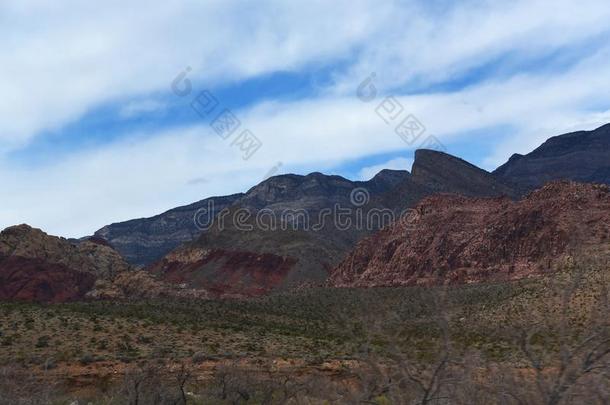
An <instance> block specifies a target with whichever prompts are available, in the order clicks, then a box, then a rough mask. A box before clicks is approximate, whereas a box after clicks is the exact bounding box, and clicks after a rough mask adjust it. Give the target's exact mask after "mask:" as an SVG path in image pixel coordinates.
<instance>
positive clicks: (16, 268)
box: [0, 256, 95, 303]
mask: <svg viewBox="0 0 610 405" xmlns="http://www.w3.org/2000/svg"><path fill="white" fill-rule="evenodd" d="M94 282H95V276H94V275H93V274H90V273H85V272H82V271H77V270H73V269H70V268H68V267H66V266H64V265H61V264H54V263H48V262H45V261H43V260H40V259H29V258H25V257H19V256H9V257H0V300H4V301H6V300H17V301H34V302H53V303H57V302H65V301H75V300H78V299H81V298H83V297H84V296H85V294H86V293H87V292H88V291H89V290H90V289H91V288H92V287H93V284H94Z"/></svg>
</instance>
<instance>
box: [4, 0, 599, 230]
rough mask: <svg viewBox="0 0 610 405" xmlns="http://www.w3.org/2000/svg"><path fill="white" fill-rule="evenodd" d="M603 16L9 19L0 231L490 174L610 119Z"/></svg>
mask: <svg viewBox="0 0 610 405" xmlns="http://www.w3.org/2000/svg"><path fill="white" fill-rule="evenodd" d="M609 20H610V4H608V2H607V0H581V1H578V2H576V1H567V0H553V1H551V0H544V1H542V0H523V1H522V0H506V1H484V0H462V1H459V2H453V1H447V0H412V1H411V0H401V1H399V0H396V1H393V0H387V1H382V2H380V1H374V0H370V1H365V0H335V1H332V2H329V1H321V0H320V1H317V0H308V1H300V0H294V1H285V0H258V1H247V0H243V1H230V0H204V1H195V0H176V1H171V2H162V1H152V2H151V1H144V0H133V1H130V2H125V1H118V0H107V1H104V2H83V1H79V0H57V1H52V2H51V1H47V0H2V2H0V49H2V50H3V52H2V53H0V91H1V94H2V97H1V98H0V184H2V187H1V189H2V192H1V193H2V194H0V229H2V228H4V227H7V226H10V225H15V224H20V223H27V224H30V225H32V226H35V227H38V228H42V229H44V230H45V231H46V232H48V233H50V234H54V235H61V236H65V237H82V236H85V235H90V234H92V233H93V232H95V231H96V230H97V229H99V228H101V227H102V226H104V225H107V224H110V223H114V222H119V221H124V220H128V219H133V218H141V217H147V216H152V215H155V214H159V213H161V212H164V211H166V210H168V209H170V208H173V207H176V206H180V205H184V204H188V203H192V202H195V201H198V200H201V199H203V198H206V197H209V196H214V195H225V194H231V193H236V192H242V191H245V190H247V189H249V188H250V187H252V186H254V185H255V184H257V183H259V182H261V181H262V180H263V179H265V178H266V177H268V176H270V175H274V174H282V173H299V174H307V173H310V172H313V171H321V172H324V173H327V174H338V175H342V176H344V177H347V178H349V179H353V180H367V179H370V178H371V177H372V176H374V174H375V173H377V172H378V171H380V170H382V169H384V168H390V169H404V170H410V167H411V165H412V163H413V151H414V150H415V149H417V148H421V147H434V148H437V149H440V150H444V151H446V152H448V153H451V154H454V155H457V156H460V157H462V158H464V159H466V160H468V161H470V162H472V163H474V164H476V165H478V166H480V167H482V168H484V169H486V170H493V169H495V168H496V167H498V166H499V165H501V164H502V163H504V162H505V161H506V160H507V159H508V158H509V157H510V156H511V155H512V154H513V153H527V152H529V151H531V150H533V149H534V148H536V147H537V146H538V145H539V144H541V143H542V142H544V140H546V139H547V138H549V137H551V136H554V135H559V134H562V133H566V132H570V131H575V130H582V129H584V130H590V129H594V128H597V127H599V126H601V125H603V124H605V123H607V122H610V69H609V67H610V40H609V39H610V28H608V27H609V26H608V24H607V21H609Z"/></svg>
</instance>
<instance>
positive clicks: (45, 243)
mask: <svg viewBox="0 0 610 405" xmlns="http://www.w3.org/2000/svg"><path fill="white" fill-rule="evenodd" d="M129 268H130V266H129V265H128V264H127V263H126V262H125V261H124V260H123V259H122V258H121V256H120V255H119V254H118V253H117V252H116V251H114V250H113V249H112V248H111V247H109V246H106V245H104V244H100V243H96V241H87V242H84V243H80V244H73V243H70V242H69V241H67V240H66V239H63V238H58V237H54V236H49V235H47V234H45V233H44V232H42V231H41V230H39V229H34V228H31V227H29V226H27V225H19V226H14V227H11V228H7V229H5V230H4V231H2V233H0V299H1V300H13V299H15V300H26V301H44V302H64V301H71V300H77V299H81V298H83V297H84V296H85V294H86V293H87V292H88V291H89V290H90V289H91V288H92V287H93V285H94V283H95V280H96V279H111V278H113V277H115V276H116V275H117V274H119V273H121V272H125V271H128V270H129Z"/></svg>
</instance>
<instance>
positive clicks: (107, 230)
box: [94, 194, 243, 266]
mask: <svg viewBox="0 0 610 405" xmlns="http://www.w3.org/2000/svg"><path fill="white" fill-rule="evenodd" d="M242 195H243V194H235V195H230V196H226V197H212V198H207V199H205V200H202V201H198V202H196V203H193V204H190V205H186V206H183V207H178V208H174V209H172V210H169V211H167V212H165V213H163V214H160V215H157V216H154V217H152V218H142V219H133V220H130V221H126V222H120V223H116V224H112V225H107V226H105V227H103V228H102V229H100V230H98V231H97V232H95V234H94V237H96V238H101V239H104V240H106V241H107V242H108V243H109V244H110V245H111V246H112V247H114V248H115V249H116V250H117V251H118V252H119V253H120V254H121V255H122V256H123V257H124V258H125V260H127V261H128V262H129V263H131V264H132V265H134V266H145V265H147V264H150V263H152V262H154V261H156V260H158V259H160V258H162V257H163V256H164V255H165V254H166V253H167V252H169V251H171V250H172V249H174V248H176V247H177V246H179V245H180V244H182V243H184V242H188V241H191V240H193V239H195V238H196V237H197V236H198V235H199V233H200V232H201V231H200V230H199V228H198V227H197V226H196V224H195V221H194V220H193V218H194V217H195V214H196V213H197V212H198V211H199V210H201V209H203V208H206V207H208V206H213V207H214V208H215V209H216V210H218V212H220V211H221V210H222V209H223V208H225V207H228V206H230V205H231V204H233V203H234V202H235V201H237V199H238V198H239V197H241V196H242Z"/></svg>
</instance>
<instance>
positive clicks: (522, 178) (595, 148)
mask: <svg viewBox="0 0 610 405" xmlns="http://www.w3.org/2000/svg"><path fill="white" fill-rule="evenodd" d="M609 172H610V124H608V125H604V126H602V127H600V128H598V129H596V130H594V131H579V132H573V133H569V134H566V135H560V136H556V137H553V138H550V139H549V140H547V141H546V142H545V143H543V144H542V145H541V146H540V147H538V148H537V149H536V150H534V151H533V152H531V153H529V154H527V155H519V154H515V155H513V156H512V157H511V158H510V159H509V160H508V162H506V163H505V164H504V165H502V166H500V167H499V168H498V169H496V170H495V171H494V175H495V176H496V177H498V178H501V179H503V180H505V181H510V182H512V183H515V184H519V185H521V186H522V187H524V188H526V189H529V190H532V189H534V188H537V187H540V186H542V185H544V184H546V183H547V182H549V181H554V180H573V181H579V182H591V181H594V182H600V183H606V184H608V183H610V176H608V173H609Z"/></svg>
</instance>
